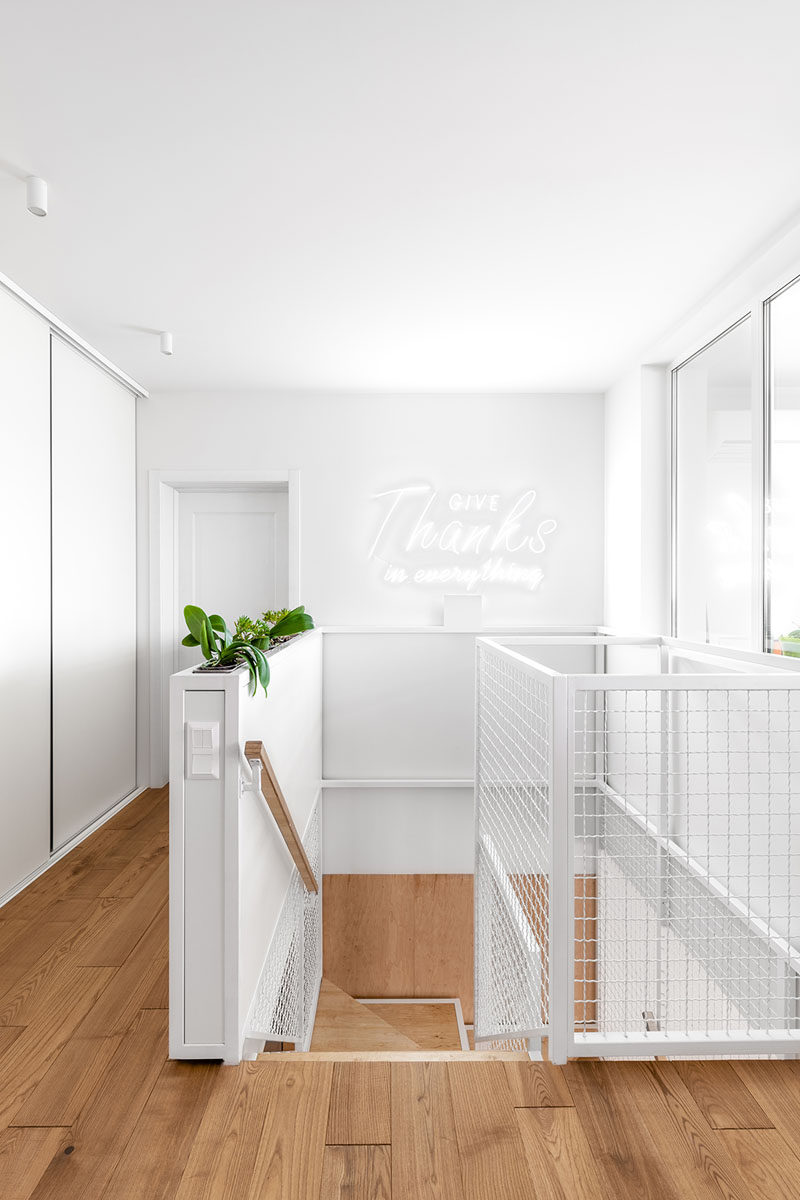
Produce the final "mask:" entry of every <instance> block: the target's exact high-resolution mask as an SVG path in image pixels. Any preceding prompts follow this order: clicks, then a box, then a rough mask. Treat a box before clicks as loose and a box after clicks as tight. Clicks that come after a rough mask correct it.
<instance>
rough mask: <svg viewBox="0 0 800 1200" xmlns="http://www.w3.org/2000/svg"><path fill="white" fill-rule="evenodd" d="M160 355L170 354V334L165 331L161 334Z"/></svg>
mask: <svg viewBox="0 0 800 1200" xmlns="http://www.w3.org/2000/svg"><path fill="white" fill-rule="evenodd" d="M161 353H162V354H172V334H171V333H169V332H168V331H167V330H166V329H165V330H163V331H162V333H161Z"/></svg>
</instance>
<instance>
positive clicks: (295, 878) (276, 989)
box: [248, 802, 322, 1049]
mask: <svg viewBox="0 0 800 1200" xmlns="http://www.w3.org/2000/svg"><path fill="white" fill-rule="evenodd" d="M303 844H304V846H305V851H306V855H307V856H308V860H309V862H310V864H311V869H312V871H313V873H314V876H315V878H316V879H317V880H319V879H320V878H321V875H320V859H321V855H320V811H319V802H317V804H315V806H314V809H313V811H312V813H311V816H310V818H309V822H308V826H307V828H306V832H305V836H304V838H303ZM321 979H322V892H321V891H319V892H308V891H306V889H305V886H304V884H303V881H302V879H301V878H300V874H299V872H298V870H297V868H296V867H295V868H293V869H292V874H291V876H290V879H289V886H288V889H287V892H286V896H285V899H284V902H283V907H282V908H281V912H280V916H279V917H278V922H277V925H276V927H275V932H274V934H273V937H272V941H271V942H270V946H269V950H268V951H267V956H266V959H265V961H264V968H263V970H262V972H261V978H260V980H259V983H258V988H257V990H256V993H255V996H254V998H253V1006H252V1009H251V1012H250V1020H249V1029H248V1037H252V1038H263V1040H264V1041H285V1042H294V1044H295V1045H296V1046H297V1047H298V1049H307V1047H308V1044H309V1043H310V1041H311V1032H312V1025H313V1019H314V1012H315V1009H316V1003H317V996H318V995H319V985H320V981H321Z"/></svg>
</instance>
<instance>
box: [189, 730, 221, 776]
mask: <svg viewBox="0 0 800 1200" xmlns="http://www.w3.org/2000/svg"><path fill="white" fill-rule="evenodd" d="M186 778H187V779H219V721H187V722H186Z"/></svg>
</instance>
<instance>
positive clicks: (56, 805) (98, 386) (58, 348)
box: [52, 337, 136, 847]
mask: <svg viewBox="0 0 800 1200" xmlns="http://www.w3.org/2000/svg"><path fill="white" fill-rule="evenodd" d="M52 355H53V364H52V406H53V843H54V846H55V847H58V846H62V845H63V844H64V843H65V842H67V841H68V840H69V839H70V838H71V837H73V836H74V835H75V834H76V833H79V832H80V831H81V830H82V829H85V828H86V826H87V825H89V824H91V822H92V821H94V820H95V819H96V818H97V817H99V816H101V815H102V814H103V813H104V812H106V811H107V810H108V809H109V808H111V807H112V805H114V804H116V803H117V801H118V800H121V799H123V798H124V797H125V796H127V795H128V794H129V793H130V792H132V791H133V790H134V788H135V787H136V474H135V470H136V401H135V399H134V397H133V396H132V395H131V393H130V392H128V391H127V390H126V389H125V388H123V387H122V385H121V384H119V383H117V382H116V381H115V380H113V379H112V378H111V377H110V376H109V375H107V374H106V373H105V372H104V371H102V370H101V369H100V368H99V367H98V366H96V365H95V364H94V363H92V362H90V361H89V359H87V358H85V357H84V356H83V355H82V354H80V353H78V351H76V350H73V349H72V347H71V346H68V345H66V344H65V343H64V342H62V341H60V340H59V339H58V338H56V337H54V338H53V343H52Z"/></svg>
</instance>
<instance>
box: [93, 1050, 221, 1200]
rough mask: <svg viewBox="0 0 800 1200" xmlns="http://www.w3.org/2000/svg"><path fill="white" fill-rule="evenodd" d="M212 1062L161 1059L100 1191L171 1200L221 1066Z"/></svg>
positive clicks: (121, 1197) (115, 1199) (122, 1197)
mask: <svg viewBox="0 0 800 1200" xmlns="http://www.w3.org/2000/svg"><path fill="white" fill-rule="evenodd" d="M225 1069H226V1068H224V1067H220V1066H218V1065H217V1064H216V1063H213V1064H212V1063H200V1062H198V1063H184V1062H170V1061H167V1062H165V1063H164V1065H163V1067H162V1068H161V1072H160V1074H159V1076H158V1079H157V1080H156V1083H155V1087H154V1088H153V1090H152V1092H151V1093H150V1095H149V1097H148V1099H147V1102H146V1103H145V1106H144V1108H143V1109H142V1112H141V1115H140V1116H139V1119H138V1121H137V1122H136V1126H135V1128H134V1130H133V1133H132V1135H131V1138H130V1141H129V1142H128V1144H127V1146H126V1147H125V1150H124V1151H123V1153H122V1157H121V1158H120V1160H119V1162H118V1164H117V1166H116V1167H115V1169H114V1173H113V1174H112V1176H111V1179H110V1180H109V1182H108V1185H107V1187H106V1190H105V1193H104V1195H105V1196H107V1197H108V1198H109V1200H142V1198H143V1197H145V1198H146V1200H172V1197H173V1196H174V1195H175V1192H176V1191H177V1188H178V1184H179V1182H180V1179H181V1176H182V1174H183V1171H184V1168H185V1166H186V1163H187V1160H188V1158H189V1153H190V1151H191V1148H192V1144H193V1142H194V1139H195V1135H196V1133H197V1130H198V1127H199V1125H200V1122H201V1120H202V1118H203V1115H204V1113H205V1111H206V1107H207V1105H208V1101H209V1099H210V1097H211V1093H212V1091H213V1090H214V1087H215V1084H216V1082H217V1078H218V1076H219V1073H220V1071H221V1070H225Z"/></svg>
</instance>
